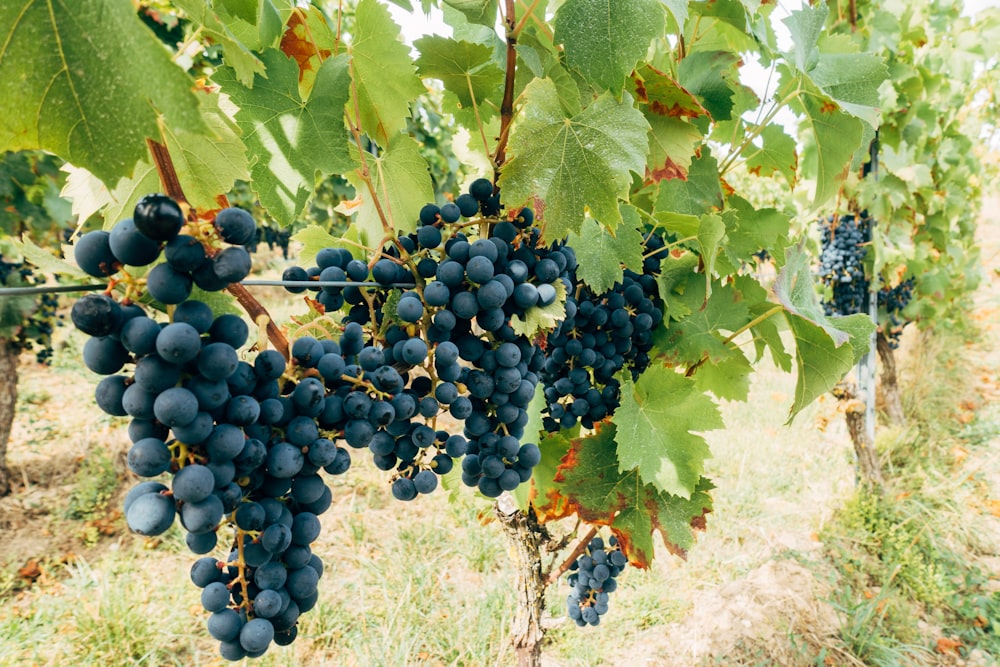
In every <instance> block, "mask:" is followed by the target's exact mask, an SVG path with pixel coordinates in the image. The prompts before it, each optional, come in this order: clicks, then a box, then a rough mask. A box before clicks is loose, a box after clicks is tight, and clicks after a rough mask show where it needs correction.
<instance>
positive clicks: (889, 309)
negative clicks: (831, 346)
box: [820, 213, 915, 348]
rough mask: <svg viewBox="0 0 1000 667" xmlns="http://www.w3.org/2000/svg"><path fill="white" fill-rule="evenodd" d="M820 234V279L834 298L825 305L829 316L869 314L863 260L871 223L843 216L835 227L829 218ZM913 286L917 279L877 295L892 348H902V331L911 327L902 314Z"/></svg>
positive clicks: (865, 219) (865, 218) (886, 288)
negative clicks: (884, 316) (908, 326)
mask: <svg viewBox="0 0 1000 667" xmlns="http://www.w3.org/2000/svg"><path fill="white" fill-rule="evenodd" d="M820 230H821V233H822V236H821V244H822V245H821V249H822V250H821V253H820V279H821V280H822V282H823V284H825V285H827V286H828V287H829V288H830V290H831V294H832V295H831V298H830V300H829V301H824V302H823V308H824V311H825V313H826V315H827V316H833V315H853V314H855V313H867V312H868V300H869V289H870V285H871V283H870V282H869V279H868V277H867V276H866V275H865V270H864V259H865V254H866V253H867V247H868V245H869V244H870V243H871V219H870V218H869V217H868V216H867V215H866V214H864V213H862V214H861V215H860V216H859V217H858V218H855V216H853V215H845V216H842V217H841V218H840V220H839V222H838V223H836V224H835V223H834V219H833V218H827V219H825V220H821V221H820ZM879 280H880V282H881V278H880V279H879ZM914 285H915V281H914V279H913V278H908V279H907V280H904V281H902V282H900V283H899V284H897V285H896V286H895V287H888V286H886V285H882V286H881V288H880V289H879V290H878V292H877V294H876V297H877V306H878V308H879V309H880V310H884V311H885V313H886V315H887V316H888V322H885V323H882V324H881V328H882V331H883V332H884V333H885V336H886V338H887V339H888V340H889V345H890V346H891V347H893V348H895V347H897V346H898V345H899V339H900V336H902V333H903V327H905V326H906V325H907V324H908V323H909V321H908V320H906V319H905V318H903V317H902V311H903V309H904V308H906V306H907V305H908V304H909V303H910V301H911V300H912V298H913V288H914Z"/></svg>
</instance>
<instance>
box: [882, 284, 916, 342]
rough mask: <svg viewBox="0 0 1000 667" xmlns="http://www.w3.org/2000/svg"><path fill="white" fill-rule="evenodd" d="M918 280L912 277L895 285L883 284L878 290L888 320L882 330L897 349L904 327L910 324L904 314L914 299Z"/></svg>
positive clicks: (883, 324)
mask: <svg viewBox="0 0 1000 667" xmlns="http://www.w3.org/2000/svg"><path fill="white" fill-rule="evenodd" d="M915 285H916V281H915V280H914V279H913V278H912V277H911V278H907V279H906V280H903V281H902V282H900V283H899V284H898V285H896V286H895V287H886V286H883V287H882V289H880V290H879V291H878V305H879V309H880V310H881V309H885V312H886V315H887V316H888V318H889V319H888V321H887V322H883V323H882V324H881V327H882V332H883V334H885V337H886V339H887V340H888V341H889V347H891V348H892V349H896V348H897V347H899V340H900V338H901V337H902V335H903V327H905V326H906V325H907V324H909V320H908V319H905V318H904V317H903V315H902V313H903V309H904V308H906V307H907V306H908V305H909V304H910V301H912V300H913V288H914V287H915Z"/></svg>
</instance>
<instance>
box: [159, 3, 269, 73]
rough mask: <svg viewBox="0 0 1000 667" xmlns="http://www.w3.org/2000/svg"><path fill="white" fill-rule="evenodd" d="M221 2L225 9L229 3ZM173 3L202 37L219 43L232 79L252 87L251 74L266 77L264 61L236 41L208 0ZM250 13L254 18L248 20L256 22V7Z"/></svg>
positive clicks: (240, 42)
mask: <svg viewBox="0 0 1000 667" xmlns="http://www.w3.org/2000/svg"><path fill="white" fill-rule="evenodd" d="M242 1H243V0H241V2H242ZM230 2H232V0H230ZM224 4H226V5H227V7H225V8H224V9H228V8H229V7H228V5H229V3H228V2H227V3H224ZM233 4H235V3H233ZM253 4H254V5H256V4H257V3H256V2H255V3H253ZM173 5H174V6H175V7H177V8H178V9H180V10H182V11H183V12H184V14H185V15H186V16H187V18H189V19H190V20H191V21H192V22H193V23H194V24H195V25H196V26H198V27H199V28H200V29H201V32H202V33H203V34H204V35H205V36H206V37H208V38H209V39H211V40H212V41H213V42H215V43H216V44H219V45H221V46H222V62H223V63H225V64H226V65H228V66H229V67H232V68H233V71H234V72H236V78H237V79H238V80H239V82H240V83H241V84H243V85H244V86H246V87H247V88H250V87H252V86H253V80H254V76H255V75H257V76H266V74H265V72H264V63H263V62H262V61H261V60H260V58H258V57H257V56H256V55H254V53H253V52H252V51H251V50H250V49H249V48H248V47H247V45H246V44H244V43H243V42H242V41H240V38H239V37H238V36H237V35H235V34H233V32H232V31H231V30H230V29H229V27H228V26H226V24H225V23H224V22H223V21H222V20H221V19H220V17H219V14H218V13H216V12H215V11H213V9H212V7H211V6H210V3H208V2H205V0H173ZM253 13H254V20H253V21H251V23H253V24H256V23H257V21H256V17H257V9H256V6H255V7H254V9H253ZM241 14H242V12H240V13H236V12H234V13H233V15H234V16H241ZM241 17H242V16H241Z"/></svg>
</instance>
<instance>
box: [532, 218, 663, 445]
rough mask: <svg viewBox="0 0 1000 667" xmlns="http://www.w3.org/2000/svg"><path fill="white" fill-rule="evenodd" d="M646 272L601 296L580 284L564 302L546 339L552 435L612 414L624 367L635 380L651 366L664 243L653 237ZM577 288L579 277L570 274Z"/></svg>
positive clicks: (627, 276)
mask: <svg viewBox="0 0 1000 667" xmlns="http://www.w3.org/2000/svg"><path fill="white" fill-rule="evenodd" d="M645 248H646V249H647V251H649V252H648V256H647V257H646V259H645V260H644V261H643V267H642V268H643V273H642V274H639V273H636V272H635V271H632V270H630V269H626V270H625V271H624V276H623V278H622V282H620V283H617V284H615V285H614V286H613V287H612V288H611V289H610V290H608V291H607V292H605V293H603V294H594V292H593V291H592V290H590V289H589V288H588V287H587V286H586V285H580V286H579V287H578V288H577V290H576V291H575V293H574V294H572V295H570V297H569V298H568V299H567V301H566V319H565V320H563V321H562V323H561V324H560V325H559V326H558V327H556V329H554V330H553V331H552V332H551V333H550V334H549V335H548V338H547V339H546V350H547V353H548V358H547V359H546V361H545V365H544V367H543V371H542V374H541V375H542V381H543V382H544V387H545V402H546V408H545V417H544V420H543V426H544V428H545V429H546V430H547V431H550V432H554V431H558V430H559V429H560V428H572V427H573V426H575V425H576V424H577V422H579V423H581V424H582V425H583V427H584V428H593V426H594V424H595V423H597V422H599V421H601V420H603V419H604V418H605V417H608V416H610V415H612V414H614V412H615V410H616V409H617V408H618V405H619V402H620V398H621V396H620V390H621V383H620V382H619V381H618V379H617V378H616V377H615V375H616V374H617V373H618V372H619V371H621V370H622V369H623V368H624V369H628V371H629V372H630V373H631V375H632V379H633V380H634V379H636V378H637V377H638V376H639V375H640V374H641V373H642V371H644V370H645V369H646V367H647V366H649V351H650V349H652V346H653V330H654V329H655V328H656V327H657V326H659V324H660V323H661V322H662V321H663V304H662V302H661V301H660V300H659V297H658V295H657V287H656V279H655V277H654V276H655V275H656V274H658V273H659V271H660V257H659V255H658V254H657V251H659V250H662V249H663V248H664V242H663V239H662V238H661V237H660V236H658V235H656V234H649V235H647V237H646V239H645ZM570 280H571V282H572V284H576V280H575V276H570Z"/></svg>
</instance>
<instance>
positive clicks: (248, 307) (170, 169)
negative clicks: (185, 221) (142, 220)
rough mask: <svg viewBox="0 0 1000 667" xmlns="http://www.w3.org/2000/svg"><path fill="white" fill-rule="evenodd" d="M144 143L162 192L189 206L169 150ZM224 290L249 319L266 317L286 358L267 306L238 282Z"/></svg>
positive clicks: (285, 343)
mask: <svg viewBox="0 0 1000 667" xmlns="http://www.w3.org/2000/svg"><path fill="white" fill-rule="evenodd" d="M146 145H147V146H148V147H149V154H150V155H151V156H152V158H153V164H155V165H156V171H157V173H159V175H160V183H162V184H163V190H164V192H165V193H166V194H167V196H168V197H170V198H171V199H173V200H174V201H178V202H184V203H185V204H187V205H188V206H190V205H191V204H190V202H188V200H187V197H186V196H184V189H183V188H182V187H181V182H180V179H178V178H177V170H176V169H174V161H173V160H172V159H171V158H170V151H169V150H168V149H167V147H166V146H165V145H163V144H161V143H159V142H157V141H153V140H152V139H148V138H147V139H146ZM219 201H220V203H222V204H224V205H228V201H227V200H226V198H225V197H220V198H219ZM226 291H227V292H229V293H230V294H232V295H233V296H234V297H236V300H237V301H238V302H239V304H240V305H241V306H243V310H245V311H246V312H247V314H248V315H249V316H250V319H251V320H253V321H254V322H256V321H258V320H259V318H260V316H261V315H264V316H266V317H267V336H268V338H270V339H271V344H272V345H273V346H274V349H276V350H277V351H278V352H280V353H281V354H282V356H284V357H285V359H288V340H287V339H286V338H285V335H284V334H283V333H281V329H279V328H278V326H277V325H276V324H275V323H274V320H273V318H272V317H271V315H270V313H268V312H267V308H265V307H264V306H263V305H261V303H260V301H257V299H256V298H254V296H253V295H252V294H250V292H249V291H248V290H247V288H246V287H244V286H243V285H241V284H239V283H233V284H231V285H229V286H228V287H227V288H226Z"/></svg>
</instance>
